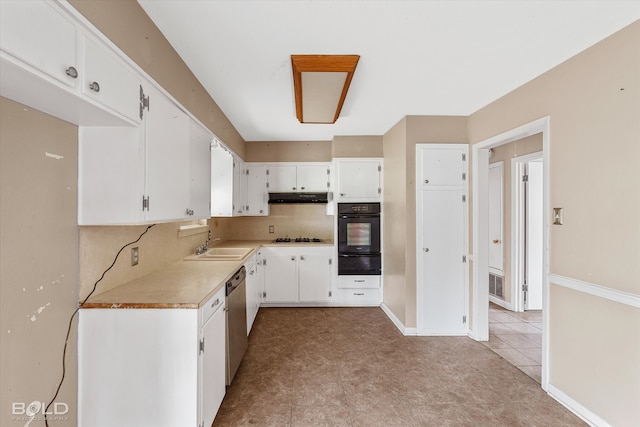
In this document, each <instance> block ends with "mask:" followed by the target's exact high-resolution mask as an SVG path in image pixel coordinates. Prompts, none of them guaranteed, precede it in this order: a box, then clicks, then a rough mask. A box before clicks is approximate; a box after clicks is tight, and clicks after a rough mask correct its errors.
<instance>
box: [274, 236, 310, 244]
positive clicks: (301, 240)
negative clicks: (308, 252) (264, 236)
mask: <svg viewBox="0 0 640 427" xmlns="http://www.w3.org/2000/svg"><path fill="white" fill-rule="evenodd" d="M273 243H322V239H318V238H317V237H296V238H293V239H292V238H291V237H278V238H276V239H275V240H274V241H273Z"/></svg>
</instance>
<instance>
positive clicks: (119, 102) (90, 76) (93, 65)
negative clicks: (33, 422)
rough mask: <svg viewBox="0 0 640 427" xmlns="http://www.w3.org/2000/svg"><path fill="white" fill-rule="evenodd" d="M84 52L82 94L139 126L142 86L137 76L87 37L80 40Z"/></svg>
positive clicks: (112, 54)
mask: <svg viewBox="0 0 640 427" xmlns="http://www.w3.org/2000/svg"><path fill="white" fill-rule="evenodd" d="M83 52H84V73H83V74H82V76H80V77H81V78H80V81H81V82H82V93H83V94H84V95H86V96H88V97H90V98H92V99H94V100H96V101H98V102H99V103H101V104H102V105H104V106H106V107H108V108H111V109H112V110H114V111H116V112H118V113H120V114H122V115H123V116H125V117H127V118H129V119H131V120H133V121H134V122H136V123H140V121H141V120H142V118H141V117H140V90H141V84H140V83H141V82H140V79H139V78H138V76H137V75H136V74H135V73H134V72H133V70H132V69H131V68H129V67H128V66H127V65H125V64H124V63H123V62H122V61H121V60H120V59H118V58H117V57H116V56H115V54H114V53H112V52H109V51H107V49H106V47H104V46H102V45H100V44H98V43H96V42H95V41H93V40H92V39H90V38H89V37H83ZM154 107H155V106H154Z"/></svg>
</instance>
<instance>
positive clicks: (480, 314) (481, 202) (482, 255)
mask: <svg viewBox="0 0 640 427" xmlns="http://www.w3.org/2000/svg"><path fill="white" fill-rule="evenodd" d="M550 121H551V118H550V116H545V117H542V118H540V119H538V120H535V121H533V122H530V123H527V124H525V125H522V126H519V127H517V128H514V129H511V130H509V131H506V132H503V133H501V134H499V135H496V136H493V137H491V138H488V139H485V140H483V141H480V142H478V143H476V144H472V145H471V149H472V156H471V157H472V173H471V177H472V195H473V200H472V218H473V221H472V223H473V234H472V238H473V267H472V280H473V286H472V295H473V296H472V307H471V308H472V328H471V330H470V333H469V336H470V337H471V338H473V339H475V340H477V341H488V340H489V250H488V247H489V223H488V220H489V206H488V192H489V187H488V184H489V182H488V181H489V149H490V148H494V147H498V146H500V145H504V144H508V143H509V142H512V141H516V140H519V139H522V138H526V137H527V136H531V135H535V134H538V133H542V153H543V156H542V157H543V162H544V165H543V175H544V178H543V179H544V183H543V193H544V195H543V209H544V215H543V217H544V225H543V228H544V236H543V248H544V255H543V264H544V272H543V275H542V313H543V314H542V378H541V386H542V389H543V390H547V388H548V386H549V374H548V366H549V342H548V341H549V310H548V301H549V283H548V282H549V278H548V276H549V224H550V220H551V215H550V212H549V206H550V181H549V178H550V173H549V170H550V161H549V160H550V155H549V154H550V148H551V147H550V145H551V138H550V126H551V123H550Z"/></svg>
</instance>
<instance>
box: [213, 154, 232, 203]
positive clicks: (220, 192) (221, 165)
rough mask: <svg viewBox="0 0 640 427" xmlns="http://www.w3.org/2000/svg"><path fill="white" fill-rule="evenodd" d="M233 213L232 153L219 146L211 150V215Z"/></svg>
mask: <svg viewBox="0 0 640 427" xmlns="http://www.w3.org/2000/svg"><path fill="white" fill-rule="evenodd" d="M232 215H233V155H232V154H231V153H230V152H229V151H227V150H225V149H223V148H220V147H217V148H214V149H212V150H211V216H232Z"/></svg>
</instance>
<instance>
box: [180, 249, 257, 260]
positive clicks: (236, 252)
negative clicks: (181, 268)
mask: <svg viewBox="0 0 640 427" xmlns="http://www.w3.org/2000/svg"><path fill="white" fill-rule="evenodd" d="M252 250H253V249H252V248H212V249H209V250H208V251H207V252H205V253H203V254H200V255H191V256H189V257H187V258H185V260H189V261H237V260H241V259H243V258H244V257H246V256H247V255H248V254H249V253H250V252H251V251H252Z"/></svg>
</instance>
